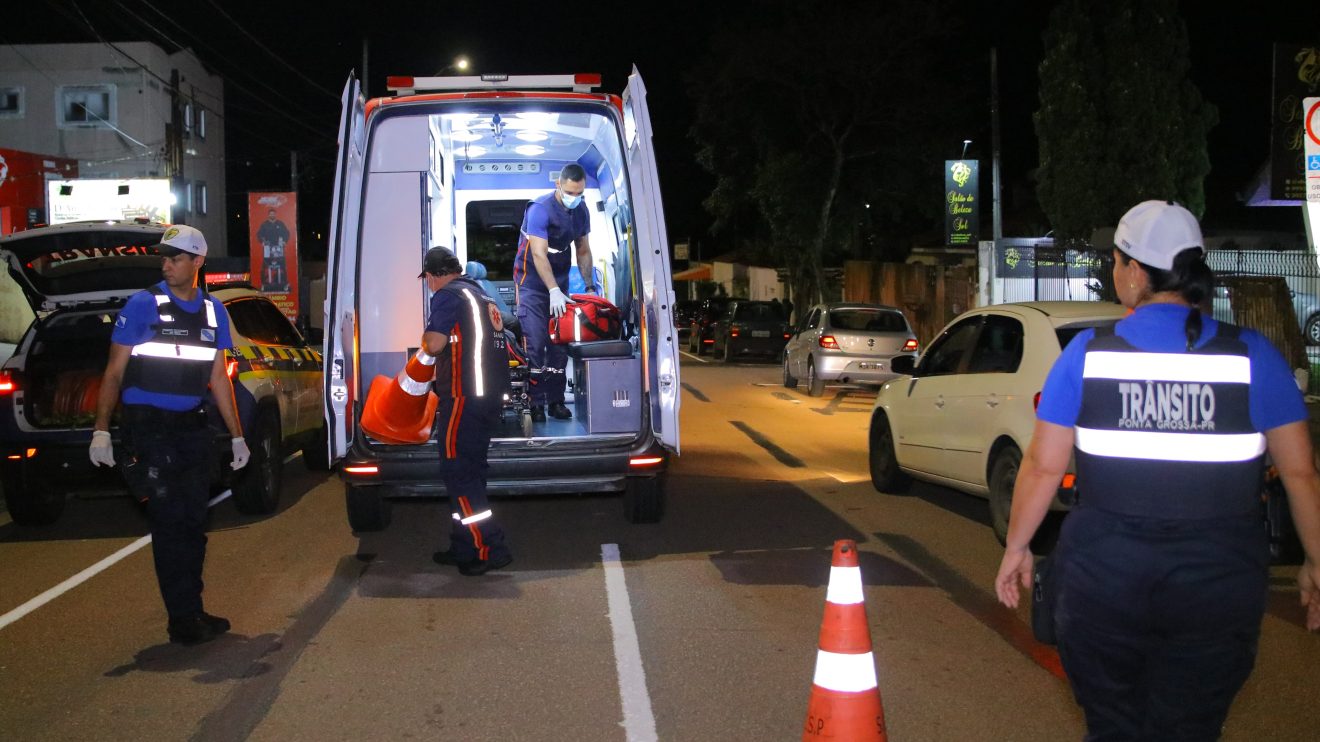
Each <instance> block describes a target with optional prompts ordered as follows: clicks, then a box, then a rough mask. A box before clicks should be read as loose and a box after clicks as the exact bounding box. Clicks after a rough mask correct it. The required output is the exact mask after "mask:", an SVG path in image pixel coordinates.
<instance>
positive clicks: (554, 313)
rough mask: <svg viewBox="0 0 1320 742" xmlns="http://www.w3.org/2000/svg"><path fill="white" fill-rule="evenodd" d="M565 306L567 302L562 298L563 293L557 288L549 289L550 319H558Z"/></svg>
mask: <svg viewBox="0 0 1320 742" xmlns="http://www.w3.org/2000/svg"><path fill="white" fill-rule="evenodd" d="M567 305H568V300H567V299H565V298H564V292H562V291H560V290H559V287H558V286H556V287H554V288H552V289H550V316H551V317H556V318H557V317H559V316H560V315H561V314H563V313H564V309H565V307H566V306H567Z"/></svg>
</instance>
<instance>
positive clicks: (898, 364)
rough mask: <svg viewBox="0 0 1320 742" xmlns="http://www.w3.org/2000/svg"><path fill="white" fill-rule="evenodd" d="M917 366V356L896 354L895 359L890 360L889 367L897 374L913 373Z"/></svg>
mask: <svg viewBox="0 0 1320 742" xmlns="http://www.w3.org/2000/svg"><path fill="white" fill-rule="evenodd" d="M916 368H917V357H916V356H894V359H893V360H892V361H890V362H889V369H890V370H891V371H893V372H894V373H896V374H908V375H911V374H912V373H913V372H914V371H915V370H916Z"/></svg>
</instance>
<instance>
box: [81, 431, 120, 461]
mask: <svg viewBox="0 0 1320 742" xmlns="http://www.w3.org/2000/svg"><path fill="white" fill-rule="evenodd" d="M87 454H88V456H90V457H91V459H92V464H93V465H95V466H114V465H115V450H114V446H113V445H112V444H111V443H110V432H109V431H106V430H93V431H92V447H91V448H90V449H88V451H87Z"/></svg>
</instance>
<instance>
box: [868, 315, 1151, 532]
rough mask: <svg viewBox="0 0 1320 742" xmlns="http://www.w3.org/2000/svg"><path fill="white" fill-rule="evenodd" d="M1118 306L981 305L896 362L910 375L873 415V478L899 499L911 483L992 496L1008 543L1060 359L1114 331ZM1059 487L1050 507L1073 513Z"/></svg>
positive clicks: (995, 521)
mask: <svg viewBox="0 0 1320 742" xmlns="http://www.w3.org/2000/svg"><path fill="white" fill-rule="evenodd" d="M1125 311H1126V310H1124V308H1123V307H1122V306H1119V305H1118V304H1106V303H1100V302H1080V301H1046V302H1024V303H1020V304H999V305H995V306H988V307H981V308H978V309H973V310H971V311H969V312H965V313H963V314H961V315H959V316H958V317H957V318H955V319H954V320H953V321H952V322H950V323H949V325H948V326H947V327H945V328H944V330H943V331H942V332H941V333H940V334H939V336H938V337H937V338H935V340H934V341H933V342H932V343H931V344H930V346H929V347H928V348H927V349H926V352H925V353H923V354H922V355H921V357H920V359H919V360H917V361H916V362H915V368H914V367H913V361H912V360H910V358H902V357H899V358H895V359H894V370H895V371H899V372H902V373H907V374H910V375H908V376H902V377H899V378H896V379H894V380H892V381H889V382H887V383H885V384H884V385H882V386H881V387H880V390H879V392H878V393H877V395H876V400H875V406H874V407H873V408H872V411H871V432H870V464H871V481H872V483H873V484H874V485H875V488H876V489H877V490H879V491H880V492H887V493H891V494H894V493H901V492H903V491H904V490H906V488H907V486H908V485H909V484H910V483H911V479H912V478H916V479H920V480H923V481H927V482H934V483H936V484H941V485H944V486H946V487H952V488H954V489H957V490H961V491H963V492H967V493H969V494H973V495H978V496H980V497H987V498H989V500H990V514H991V525H992V527H993V528H994V531H995V535H996V536H997V537H998V538H999V540H1000V541H1001V542H1002V541H1003V540H1004V538H1005V536H1006V535H1007V533H1008V513H1009V508H1010V505H1011V504H1012V498H1013V482H1014V480H1016V479H1017V472H1018V465H1019V464H1020V463H1021V461H1022V452H1023V451H1025V450H1026V449H1027V444H1028V443H1030V441H1031V433H1032V430H1033V428H1034V427H1035V424H1036V405H1037V404H1038V403H1039V401H1040V392H1041V388H1042V387H1043V386H1044V384H1045V377H1046V376H1047V375H1048V374H1049V371H1050V368H1051V366H1053V365H1054V360H1055V359H1056V358H1058V356H1059V353H1060V352H1061V351H1062V349H1063V347H1064V346H1066V345H1067V344H1068V341H1070V340H1071V339H1072V338H1073V337H1074V336H1075V335H1076V334H1077V333H1079V332H1081V331H1082V330H1084V329H1086V328H1090V327H1099V326H1104V325H1112V324H1114V323H1115V322H1117V321H1118V320H1120V319H1122V317H1123V316H1124V313H1125ZM1071 472H1072V468H1071V466H1070V467H1069V474H1068V475H1067V476H1066V477H1064V480H1063V481H1062V482H1060V487H1059V495H1058V496H1057V497H1056V498H1055V501H1054V503H1053V504H1052V505H1051V506H1050V507H1051V510H1058V511H1062V510H1067V509H1068V507H1070V506H1071V504H1072V501H1073V499H1074V494H1075V488H1074V486H1073V485H1074V480H1073V476H1072V473H1071Z"/></svg>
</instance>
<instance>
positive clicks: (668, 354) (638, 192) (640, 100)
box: [623, 67, 679, 453]
mask: <svg viewBox="0 0 1320 742" xmlns="http://www.w3.org/2000/svg"><path fill="white" fill-rule="evenodd" d="M623 132H624V140H625V141H624V148H625V149H626V154H625V157H626V158H627V161H628V186H629V190H630V191H631V192H632V200H633V205H634V206H633V208H634V213H633V217H634V218H633V221H634V223H635V224H636V228H637V233H636V234H635V235H632V239H633V240H634V241H635V243H636V255H637V270H638V273H639V274H640V277H641V282H642V285H641V296H640V299H641V301H642V307H641V308H642V314H643V317H642V343H641V345H642V360H643V362H644V363H645V364H646V369H647V385H648V389H649V390H650V396H651V429H652V432H653V433H654V434H655V437H656V440H658V441H660V443H661V444H662V445H664V446H665V448H668V449H669V450H671V451H673V452H674V453H678V401H679V381H678V342H677V340H676V338H675V334H674V321H673V315H672V309H673V305H674V287H673V281H672V278H671V277H670V269H669V235H668V234H667V233H666V231H665V210H664V205H663V204H662V203H661V202H660V178H659V176H658V175H657V173H656V167H655V149H654V146H653V145H652V143H651V114H650V113H649V112H648V111H647V108H646V86H645V85H644V84H642V76H641V74H640V73H639V72H638V71H637V68H636V67H633V70H632V74H631V75H629V76H628V88H627V90H625V91H624V93H623Z"/></svg>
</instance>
